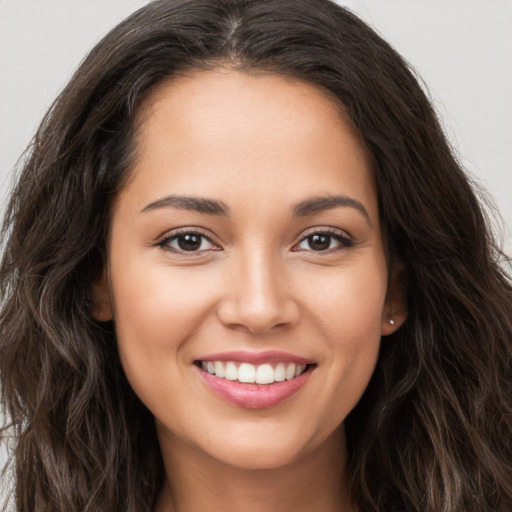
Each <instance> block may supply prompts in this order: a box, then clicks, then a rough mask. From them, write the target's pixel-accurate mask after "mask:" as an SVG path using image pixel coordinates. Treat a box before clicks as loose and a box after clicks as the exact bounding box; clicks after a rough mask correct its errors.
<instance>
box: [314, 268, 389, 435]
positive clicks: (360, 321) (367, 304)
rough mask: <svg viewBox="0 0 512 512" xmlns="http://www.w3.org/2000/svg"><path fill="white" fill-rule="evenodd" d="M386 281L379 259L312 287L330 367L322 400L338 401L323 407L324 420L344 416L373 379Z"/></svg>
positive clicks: (330, 421)
mask: <svg viewBox="0 0 512 512" xmlns="http://www.w3.org/2000/svg"><path fill="white" fill-rule="evenodd" d="M383 269H384V271H383ZM386 283H387V278H386V271H385V265H384V266H383V265H382V264H380V263H379V264H374V265H368V266H366V267H365V271H364V272H363V271H359V272H352V271H350V272H348V271H346V272H345V271H344V269H340V272H339V273H338V275H330V276H329V279H325V281H324V282H323V283H320V282H317V286H315V287H314V288H313V289H312V292H313V293H312V296H314V297H315V302H314V303H312V304H311V311H314V319H315V322H314V324H315V327H316V329H317V331H318V332H319V333H321V336H319V340H321V342H323V354H324V358H325V359H324V360H323V364H324V365H325V366H326V367H327V368H328V371H327V372H326V373H325V375H327V378H326V380H325V383H324V386H323V392H325V395H326V400H325V402H324V403H326V404H331V405H332V403H333V402H335V403H336V404H337V405H336V407H328V408H327V409H326V410H325V411H324V413H325V417H324V421H325V424H326V425H327V424H332V425H335V424H339V423H340V422H341V421H343V420H344V419H345V417H346V416H347V414H348V413H349V412H350V411H351V410H352V409H353V408H354V407H355V405H356V404H357V402H358V401H359V399H360V398H361V396H362V394H363V393H364V391H365V389H366V387H367V385H368V382H369V381H370V379H371V376H372V374H373V371H374V369H375V365H376V362H377V358H378V353H379V347H380V340H381V327H382V312H383V307H384V303H385V296H386Z"/></svg>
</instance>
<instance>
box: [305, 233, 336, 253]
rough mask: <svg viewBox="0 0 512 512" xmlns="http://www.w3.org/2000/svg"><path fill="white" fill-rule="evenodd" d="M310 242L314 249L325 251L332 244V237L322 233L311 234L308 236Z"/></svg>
mask: <svg viewBox="0 0 512 512" xmlns="http://www.w3.org/2000/svg"><path fill="white" fill-rule="evenodd" d="M308 243H309V246H310V247H311V249H313V250H314V251H325V249H329V246H330V245H331V237H330V236H329V235H322V234H316V235H311V236H310V237H308Z"/></svg>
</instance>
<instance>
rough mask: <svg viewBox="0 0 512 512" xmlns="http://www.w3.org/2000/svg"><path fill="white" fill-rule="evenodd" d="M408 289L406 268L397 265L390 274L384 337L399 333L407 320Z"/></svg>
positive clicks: (384, 319)
mask: <svg viewBox="0 0 512 512" xmlns="http://www.w3.org/2000/svg"><path fill="white" fill-rule="evenodd" d="M406 289H407V287H406V274H405V268H404V266H403V265H402V264H401V263H399V264H395V265H394V266H393V270H392V271H391V274H390V278H389V283H388V290H387V293H386V302H385V304H384V308H383V310H382V324H381V325H382V326H381V333H382V335H383V336H387V335H389V334H392V333H394V332H395V331H397V330H398V329H399V328H400V326H401V325H402V324H403V323H404V322H405V320H406V318H407V313H408V310H407V300H406V295H407V292H406Z"/></svg>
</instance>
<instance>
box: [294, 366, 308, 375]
mask: <svg viewBox="0 0 512 512" xmlns="http://www.w3.org/2000/svg"><path fill="white" fill-rule="evenodd" d="M305 369H306V365H305V364H298V365H297V367H296V368H295V377H298V376H299V375H300V374H301V373H302V372H303V371H304V370H305Z"/></svg>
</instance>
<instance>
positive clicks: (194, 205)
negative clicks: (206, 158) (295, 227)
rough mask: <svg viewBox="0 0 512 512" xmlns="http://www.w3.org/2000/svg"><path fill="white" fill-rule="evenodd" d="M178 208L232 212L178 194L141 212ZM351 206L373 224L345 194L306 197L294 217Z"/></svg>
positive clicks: (209, 201)
mask: <svg viewBox="0 0 512 512" xmlns="http://www.w3.org/2000/svg"><path fill="white" fill-rule="evenodd" d="M169 207H170V208H176V209H178V210H191V211H195V212H199V213H206V214H209V215H220V216H223V217H227V216H228V215H229V213H230V210H229V207H228V206H227V205H226V204H225V203H223V202H222V201H217V200H215V199H207V198H203V197H190V196H176V195H170V196H167V197H164V198H162V199H158V200H157V201H154V202H152V203H150V204H148V205H147V206H145V207H144V208H143V209H142V211H141V213H144V212H148V211H152V210H156V209H158V208H169ZM339 207H349V208H354V209H356V210H357V211H359V212H360V213H361V214H362V215H363V217H364V218H365V219H366V221H367V222H368V224H369V225H370V226H371V225H372V222H371V219H370V215H369V214H368V211H367V210H366V208H365V207H364V206H363V204H362V203H361V202H360V201H358V200H357V199H354V198H353V197H349V196H343V195H328V196H323V197H314V198H312V199H306V200H305V201H301V202H300V203H298V204H297V205H295V206H294V207H293V209H292V216H293V217H306V216H308V215H312V214H314V213H318V212H322V211H325V210H331V209H333V208H339Z"/></svg>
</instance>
